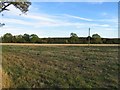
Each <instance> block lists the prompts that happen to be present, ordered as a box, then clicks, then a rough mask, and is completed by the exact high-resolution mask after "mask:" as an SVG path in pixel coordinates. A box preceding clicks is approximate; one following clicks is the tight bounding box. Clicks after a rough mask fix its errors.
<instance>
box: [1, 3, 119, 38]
mask: <svg viewBox="0 0 120 90" xmlns="http://www.w3.org/2000/svg"><path fill="white" fill-rule="evenodd" d="M8 8H9V9H10V11H4V12H3V13H1V14H4V16H2V15H0V20H1V21H0V22H4V23H5V26H3V27H0V29H1V30H0V31H1V32H0V36H1V35H4V34H5V33H12V34H13V35H19V34H22V35H23V34H25V33H27V34H37V35H38V36H39V37H40V38H44V37H70V33H72V32H73V33H76V34H77V35H78V36H79V37H87V36H88V28H91V36H92V35H93V34H96V33H97V34H99V35H100V36H101V37H103V38H117V37H118V3H117V2H32V5H31V6H30V7H29V11H28V12H27V13H26V14H22V13H21V12H20V10H18V9H16V8H14V6H10V7H8Z"/></svg>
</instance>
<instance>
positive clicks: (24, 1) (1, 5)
mask: <svg viewBox="0 0 120 90" xmlns="http://www.w3.org/2000/svg"><path fill="white" fill-rule="evenodd" d="M10 5H13V6H15V8H17V9H19V10H20V11H21V12H23V13H25V12H27V11H28V8H29V6H30V5H31V2H29V1H28V0H19V1H18V0H14V1H13V0H1V1H0V13H1V12H3V11H5V10H9V9H8V7H9V6H10Z"/></svg>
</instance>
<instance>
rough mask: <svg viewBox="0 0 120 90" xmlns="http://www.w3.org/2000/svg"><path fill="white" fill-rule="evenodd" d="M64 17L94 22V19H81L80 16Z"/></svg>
mask: <svg viewBox="0 0 120 90" xmlns="http://www.w3.org/2000/svg"><path fill="white" fill-rule="evenodd" d="M64 15H65V16H67V17H70V18H75V19H80V20H84V21H93V20H92V19H88V18H83V17H79V16H73V15H69V14H64Z"/></svg>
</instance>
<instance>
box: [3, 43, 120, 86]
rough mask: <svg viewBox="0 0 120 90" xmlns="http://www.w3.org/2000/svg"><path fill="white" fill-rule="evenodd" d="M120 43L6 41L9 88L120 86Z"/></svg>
mask: <svg viewBox="0 0 120 90" xmlns="http://www.w3.org/2000/svg"><path fill="white" fill-rule="evenodd" d="M118 65H119V64H118V47H117V46H109V47H108V46H94V47H92V46H91V47H90V48H89V47H86V46H82V47H81V46H34V45H33V46H32V45H14V46H13V45H9V46H8V45H3V46H2V67H3V87H4V88H5V87H6V88H10V87H12V88H117V87H118Z"/></svg>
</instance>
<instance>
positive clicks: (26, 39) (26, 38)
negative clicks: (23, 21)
mask: <svg viewBox="0 0 120 90" xmlns="http://www.w3.org/2000/svg"><path fill="white" fill-rule="evenodd" d="M23 38H24V40H25V42H30V35H29V34H24V35H23Z"/></svg>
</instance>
